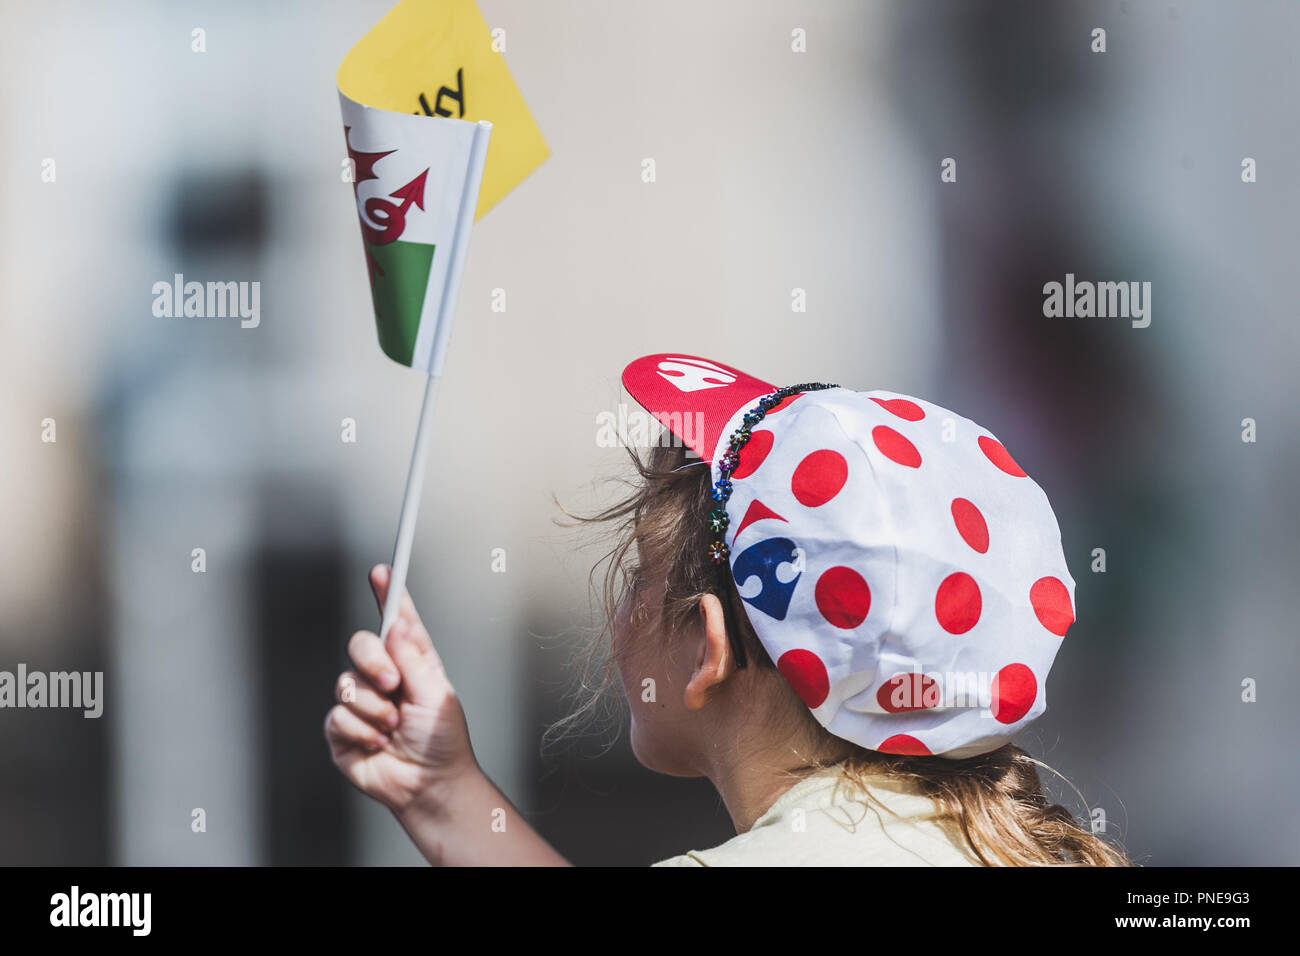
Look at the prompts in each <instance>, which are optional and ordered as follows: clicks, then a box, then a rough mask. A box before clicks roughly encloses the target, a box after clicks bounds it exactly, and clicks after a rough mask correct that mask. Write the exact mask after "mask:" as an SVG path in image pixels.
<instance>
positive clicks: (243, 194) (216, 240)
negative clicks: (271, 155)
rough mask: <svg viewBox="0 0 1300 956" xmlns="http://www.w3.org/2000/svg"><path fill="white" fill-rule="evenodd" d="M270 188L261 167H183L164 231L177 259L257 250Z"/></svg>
mask: <svg viewBox="0 0 1300 956" xmlns="http://www.w3.org/2000/svg"><path fill="white" fill-rule="evenodd" d="M269 190H270V184H269V182H268V180H267V176H266V171H265V170H263V169H261V168H256V167H249V168H247V169H234V170H222V171H221V172H204V171H201V170H195V169H188V170H182V171H181V172H180V173H179V174H178V175H177V177H176V180H175V183H174V185H173V187H172V191H173V197H172V201H171V210H172V212H171V220H170V222H169V223H168V224H167V226H166V229H165V230H164V232H165V234H166V236H167V238H168V239H169V241H170V242H171V243H173V244H174V245H175V247H176V249H177V250H178V252H179V254H180V257H181V258H182V259H184V258H186V257H188V256H191V255H202V254H210V253H214V252H221V251H224V250H225V249H228V248H232V249H239V250H242V251H246V252H250V253H256V251H257V250H258V249H259V248H260V247H261V246H262V245H263V244H264V243H265V242H266V235H267V219H268V202H269V199H268V197H269Z"/></svg>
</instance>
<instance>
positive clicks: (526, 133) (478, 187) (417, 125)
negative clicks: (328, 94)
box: [338, 0, 549, 375]
mask: <svg viewBox="0 0 1300 956" xmlns="http://www.w3.org/2000/svg"><path fill="white" fill-rule="evenodd" d="M338 88H339V102H340V105H341V107H342V110H343V131H344V136H345V139H346V143H347V150H348V158H349V159H350V161H351V162H350V164H349V166H350V170H351V173H352V176H353V192H354V193H355V197H356V203H357V214H358V216H359V217H360V219H361V240H362V245H363V247H364V251H365V261H366V270H367V273H368V275H369V279H370V289H371V297H372V299H373V302H374V308H375V324H376V327H377V329H378V332H379V345H380V347H381V348H382V349H383V350H384V353H385V354H386V355H388V357H389V358H391V359H393V360H394V361H397V362H400V363H402V364H403V365H409V366H412V367H414V368H421V369H424V370H426V371H428V372H429V373H430V374H431V375H438V374H439V373H440V372H441V371H442V363H443V360H444V357H445V355H446V351H447V341H448V338H449V336H450V331H451V319H452V315H453V313H454V311H455V306H456V298H457V294H458V292H459V289H460V277H461V273H462V271H463V269H464V264H465V255H466V252H467V250H468V245H469V234H470V227H471V226H472V225H473V223H474V220H476V219H477V218H478V217H479V216H482V215H483V214H484V213H485V212H487V211H488V210H489V209H491V208H492V206H494V205H495V204H496V203H497V202H498V201H499V200H500V199H501V197H502V196H504V195H505V194H506V193H507V192H509V191H510V190H511V189H513V188H514V187H515V186H516V185H518V184H519V182H520V181H521V180H523V179H524V177H526V176H527V175H528V174H529V173H531V172H532V171H533V170H534V169H536V168H537V166H538V165H540V164H541V162H542V161H543V160H544V159H546V157H547V156H548V155H549V151H548V150H547V147H546V142H545V141H544V140H543V139H542V134H541V131H540V130H539V129H538V128H537V124H536V122H534V120H533V117H532V115H531V114H530V113H529V111H528V105H527V104H526V103H525V102H524V99H523V96H522V95H521V94H520V92H519V88H518V87H517V86H515V83H514V80H513V79H512V78H511V76H510V71H509V70H508V69H507V68H506V64H505V60H504V59H503V57H502V55H501V54H500V53H499V52H497V49H496V41H495V40H494V38H493V36H492V34H491V32H490V31H489V30H488V27H487V24H486V23H485V22H484V21H483V17H482V15H481V14H480V13H479V10H478V7H477V5H476V4H475V3H474V2H473V0H402V2H401V3H399V4H398V5H397V6H395V7H394V8H393V9H392V10H390V11H389V12H388V15H387V16H385V17H384V19H383V20H381V21H380V22H379V23H378V24H377V25H376V26H375V27H374V28H373V29H372V30H371V31H370V32H369V33H367V34H366V35H365V36H364V37H362V38H361V40H360V42H358V43H357V45H356V46H354V47H353V48H352V49H351V50H350V51H349V52H348V55H347V56H346V57H345V58H344V60H343V63H342V65H341V66H340V67H339V72H338Z"/></svg>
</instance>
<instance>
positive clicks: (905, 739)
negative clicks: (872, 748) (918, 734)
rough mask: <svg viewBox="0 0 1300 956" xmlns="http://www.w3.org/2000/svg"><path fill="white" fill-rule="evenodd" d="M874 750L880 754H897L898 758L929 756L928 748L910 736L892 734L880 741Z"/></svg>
mask: <svg viewBox="0 0 1300 956" xmlns="http://www.w3.org/2000/svg"><path fill="white" fill-rule="evenodd" d="M876 749H877V750H879V751H880V752H881V753H882V754H897V755H898V756H900V757H928V756H930V748H929V747H927V746H926V745H925V744H923V743H921V741H919V740H917V739H916V738H915V737H913V736H912V735H911V734H894V736H892V737H890V738H888V739H886V740H882V741H881V742H880V746H879V747H877V748H876Z"/></svg>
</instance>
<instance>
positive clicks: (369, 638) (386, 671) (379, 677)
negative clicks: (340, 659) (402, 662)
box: [348, 631, 401, 694]
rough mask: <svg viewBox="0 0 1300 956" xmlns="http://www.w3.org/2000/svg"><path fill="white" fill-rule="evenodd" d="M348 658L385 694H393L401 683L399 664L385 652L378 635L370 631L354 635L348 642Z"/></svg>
mask: <svg viewBox="0 0 1300 956" xmlns="http://www.w3.org/2000/svg"><path fill="white" fill-rule="evenodd" d="M348 657H349V658H351V660H352V665H353V666H354V667H355V668H356V669H357V670H358V671H359V672H360V673H361V675H362V676H363V677H365V678H366V680H368V681H370V683H372V684H374V685H375V686H376V687H377V688H379V690H381V691H382V692H383V693H385V694H391V693H392V692H393V691H394V690H396V689H397V685H398V684H399V683H401V675H400V674H399V673H398V669H397V664H396V663H395V662H394V661H393V659H392V657H390V656H389V654H388V651H386V650H384V642H383V641H381V640H380V639H379V635H378V634H373V633H371V632H370V631H357V632H356V633H355V634H353V635H352V638H351V640H349V641H348Z"/></svg>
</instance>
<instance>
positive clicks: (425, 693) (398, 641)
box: [384, 618, 447, 707]
mask: <svg viewBox="0 0 1300 956" xmlns="http://www.w3.org/2000/svg"><path fill="white" fill-rule="evenodd" d="M419 638H420V636H419V635H417V634H415V633H414V632H413V631H412V630H411V626H410V625H409V624H408V623H407V622H406V621H405V620H403V619H401V618H398V619H397V620H396V621H394V622H393V626H392V627H391V628H389V630H388V637H387V639H386V640H385V641H384V646H385V648H386V649H387V650H388V654H389V656H390V657H392V659H393V663H394V664H396V665H397V670H398V672H399V673H400V674H401V675H402V685H401V694H402V697H403V698H404V699H405V700H408V701H410V702H411V703H413V704H421V705H424V706H428V707H432V706H435V705H437V704H438V703H439V702H440V701H441V699H442V698H443V697H444V696H445V695H446V691H447V687H446V683H447V678H446V675H445V674H444V673H443V670H442V664H441V662H440V661H439V660H438V655H437V653H435V652H434V650H433V646H432V645H431V644H430V643H429V641H428V640H427V638H426V639H425V640H423V641H422V640H420V639H419Z"/></svg>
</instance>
